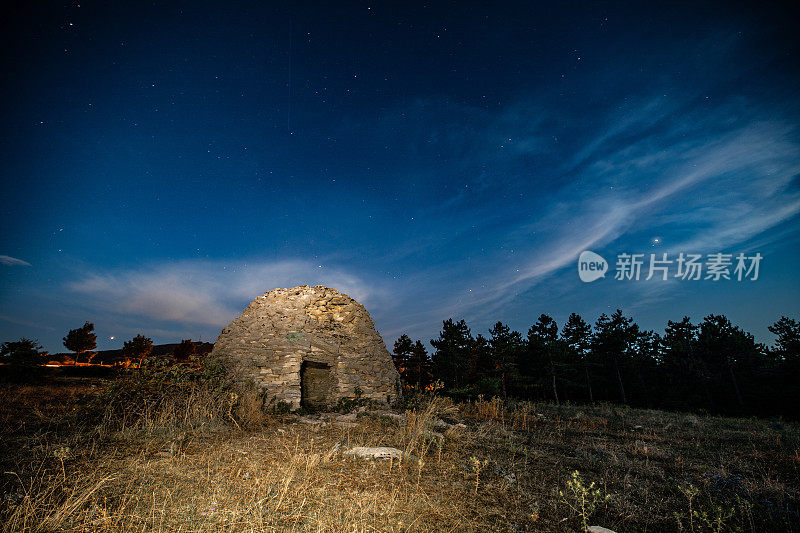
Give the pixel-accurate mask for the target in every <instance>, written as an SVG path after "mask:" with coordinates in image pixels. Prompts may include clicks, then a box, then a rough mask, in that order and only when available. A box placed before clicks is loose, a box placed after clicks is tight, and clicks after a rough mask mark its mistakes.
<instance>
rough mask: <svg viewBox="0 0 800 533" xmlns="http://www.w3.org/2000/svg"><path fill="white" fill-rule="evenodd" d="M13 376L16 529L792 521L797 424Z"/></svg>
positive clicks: (696, 527)
mask: <svg viewBox="0 0 800 533" xmlns="http://www.w3.org/2000/svg"><path fill="white" fill-rule="evenodd" d="M1 387H2V388H0V395H2V399H3V401H2V403H1V404H0V428H2V429H0V450H2V452H0V453H1V454H2V455H1V457H2V458H1V459H0V461H2V465H0V468H1V469H2V477H1V478H0V496H2V503H0V520H2V523H3V529H4V531H103V530H107V531H331V532H334V531H336V532H340V531H352V532H361V531H380V532H384V531H437V532H443V531H458V532H460V531H583V530H584V525H601V526H604V527H606V528H609V529H612V530H614V531H617V532H628V531H653V532H660V531H751V532H761V531H800V517H798V507H799V506H800V493H799V491H800V472H799V470H800V428H798V425H796V424H793V423H786V422H781V421H767V420H755V419H730V418H714V417H705V416H698V415H691V414H675V413H666V412H658V411H646V410H634V409H627V408H621V407H618V406H610V405H596V406H555V405H548V404H535V405H534V404H527V403H526V404H515V405H503V404H502V403H501V402H500V401H499V400H496V399H495V400H491V401H489V400H487V401H483V400H481V401H478V402H474V403H466V404H460V405H453V404H452V403H451V402H450V401H449V400H447V399H442V398H434V399H428V400H426V401H420V402H418V403H417V404H416V405H415V406H413V407H410V408H409V409H407V410H404V411H400V410H396V411H394V412H388V411H381V410H370V409H368V408H366V407H363V406H362V407H360V408H357V407H355V406H353V407H354V411H353V412H352V413H350V414H349V415H343V414H342V413H327V414H316V415H306V416H299V415H294V414H275V413H273V414H269V413H264V412H263V411H262V409H261V408H260V403H259V402H258V400H257V398H256V397H255V396H253V395H248V394H247V393H246V392H240V393H239V394H235V395H232V394H231V393H230V392H216V391H213V390H211V389H210V388H207V387H202V386H191V387H183V388H174V389H173V388H170V387H164V386H163V385H160V386H158V387H154V388H152V389H149V392H148V393H147V394H143V393H141V391H138V392H137V394H136V395H133V396H124V395H122V396H121V395H120V394H119V390H120V389H119V388H117V389H114V390H116V393H115V394H116V396H115V395H113V394H111V393H110V392H109V387H110V385H109V382H107V381H103V380H99V379H95V380H92V379H80V378H74V379H71V380H60V381H59V380H57V381H54V382H53V383H50V384H39V385H3V386H1ZM112 389H113V387H112ZM353 446H391V447H396V448H398V449H400V450H402V451H403V452H404V456H403V459H402V460H399V461H398V460H374V461H372V460H364V459H358V458H353V457H348V456H345V455H343V454H342V452H344V451H347V450H349V449H350V448H352V447H353ZM575 472H577V474H576V473H575Z"/></svg>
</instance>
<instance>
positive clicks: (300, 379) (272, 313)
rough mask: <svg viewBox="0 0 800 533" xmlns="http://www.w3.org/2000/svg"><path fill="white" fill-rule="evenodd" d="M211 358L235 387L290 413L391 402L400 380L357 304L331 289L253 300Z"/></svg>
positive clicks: (275, 292) (222, 336)
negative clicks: (346, 403) (250, 387)
mask: <svg viewBox="0 0 800 533" xmlns="http://www.w3.org/2000/svg"><path fill="white" fill-rule="evenodd" d="M212 355H219V356H221V357H223V358H224V360H226V362H227V364H228V366H229V368H230V369H231V371H232V372H233V373H234V375H235V376H237V378H238V379H240V380H242V381H249V380H252V381H253V382H255V384H256V386H257V387H259V388H260V389H262V390H263V391H265V392H266V393H267V395H268V396H269V397H271V398H274V399H275V400H276V401H280V400H282V401H285V402H287V403H289V404H291V405H292V407H293V408H297V407H299V406H300V405H303V406H304V407H311V408H325V407H331V406H333V405H335V404H336V403H337V401H338V400H339V399H340V398H355V397H356V396H359V395H360V396H361V397H363V398H369V399H372V400H377V401H379V402H382V403H392V402H393V401H395V400H396V399H397V396H398V394H399V390H400V388H399V385H400V378H399V375H398V374H397V370H395V367H394V363H393V362H392V358H391V355H390V354H389V351H388V350H387V349H386V345H385V344H384V342H383V339H382V338H381V336H380V335H379V334H378V332H377V331H376V330H375V324H374V322H373V321H372V318H370V316H369V313H368V312H367V310H366V309H365V308H364V306H363V305H361V304H359V303H358V302H356V301H355V300H354V299H352V298H350V297H349V296H347V295H346V294H342V293H340V292H339V291H337V290H335V289H331V288H328V287H323V286H321V285H318V286H316V287H309V286H308V285H303V286H300V287H294V288H293V289H275V290H272V291H269V292H267V293H265V294H264V295H263V296H259V297H258V298H256V299H255V300H253V301H252V303H250V305H249V306H247V308H246V309H245V310H244V311H243V312H242V314H241V315H240V316H239V317H238V318H237V319H236V320H234V321H233V322H231V323H230V325H228V327H226V328H225V329H223V330H222V333H221V334H220V336H219V338H218V339H217V342H216V343H215V344H214V349H213V351H212Z"/></svg>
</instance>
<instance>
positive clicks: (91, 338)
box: [63, 321, 97, 363]
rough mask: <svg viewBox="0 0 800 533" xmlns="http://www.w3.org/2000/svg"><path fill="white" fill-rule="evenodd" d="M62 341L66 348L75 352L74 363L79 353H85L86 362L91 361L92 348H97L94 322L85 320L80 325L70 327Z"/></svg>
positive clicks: (92, 355)
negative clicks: (75, 327) (73, 327)
mask: <svg viewBox="0 0 800 533" xmlns="http://www.w3.org/2000/svg"><path fill="white" fill-rule="evenodd" d="M63 341H64V346H65V347H66V348H67V350H70V351H72V352H75V354H76V355H75V362H76V363H77V362H78V356H79V355H86V356H87V359H86V362H87V363H88V362H91V360H92V358H93V357H94V355H95V353H94V349H95V348H97V335H95V333H94V324H92V323H91V322H88V321H87V322H86V323H85V324H84V325H83V326H82V327H80V328H77V329H71V330H70V331H69V333H67V336H66V337H64V339H63Z"/></svg>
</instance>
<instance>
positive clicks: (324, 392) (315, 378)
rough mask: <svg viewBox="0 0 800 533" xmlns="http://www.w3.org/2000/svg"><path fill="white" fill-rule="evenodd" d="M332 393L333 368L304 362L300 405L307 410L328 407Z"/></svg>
mask: <svg viewBox="0 0 800 533" xmlns="http://www.w3.org/2000/svg"><path fill="white" fill-rule="evenodd" d="M330 391H331V367H330V366H328V365H326V364H324V363H316V362H314V361H303V365H302V366H301V367H300V405H302V406H303V407H305V408H306V409H325V408H326V407H328V402H329V399H330Z"/></svg>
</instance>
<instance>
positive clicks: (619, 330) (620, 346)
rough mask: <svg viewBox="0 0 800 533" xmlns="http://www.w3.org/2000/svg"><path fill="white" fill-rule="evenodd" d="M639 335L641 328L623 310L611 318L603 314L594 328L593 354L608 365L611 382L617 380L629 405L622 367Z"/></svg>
mask: <svg viewBox="0 0 800 533" xmlns="http://www.w3.org/2000/svg"><path fill="white" fill-rule="evenodd" d="M638 334H639V326H638V325H636V324H635V323H634V322H633V319H632V318H627V317H625V316H624V315H623V314H622V310H621V309H617V310H616V311H614V313H612V315H611V316H610V317H609V316H608V315H606V314H605V313H603V314H601V315H600V317H599V318H598V319H597V323H596V324H595V327H594V336H593V337H592V352H593V353H594V354H595V357H597V358H598V360H600V361H602V362H603V363H604V364H605V365H606V367H607V369H608V370H609V371H610V373H611V375H612V377H611V380H612V381H614V380H616V382H617V388H618V391H619V399H620V401H621V402H622V403H628V397H627V395H626V394H625V384H624V382H623V379H622V367H623V365H624V364H625V363H626V362H627V360H628V358H629V356H630V351H629V350H630V347H631V344H632V342H633V341H634V340H635V338H636V336H638Z"/></svg>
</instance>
